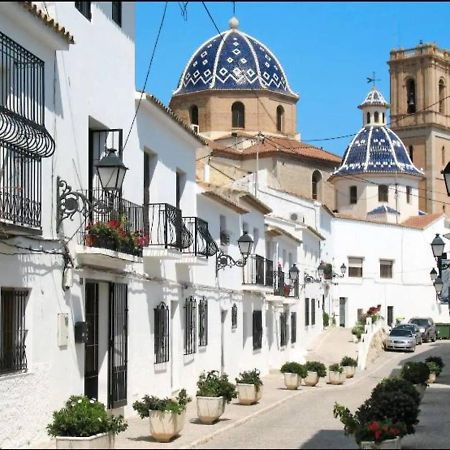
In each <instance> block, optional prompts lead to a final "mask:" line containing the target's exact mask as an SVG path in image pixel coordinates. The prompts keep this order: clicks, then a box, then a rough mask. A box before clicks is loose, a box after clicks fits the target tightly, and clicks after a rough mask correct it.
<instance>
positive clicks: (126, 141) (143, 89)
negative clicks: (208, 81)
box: [122, 2, 169, 150]
mask: <svg viewBox="0 0 450 450" xmlns="http://www.w3.org/2000/svg"><path fill="white" fill-rule="evenodd" d="M168 3H169V2H166V3H165V5H164V11H163V14H162V17H161V22H160V24H159V29H158V34H157V36H156V40H155V44H154V45H153V51H152V56H151V57H150V61H149V64H148V68H147V74H146V76H145V81H144V86H143V87H142V91H141V95H140V97H139V101H138V104H137V107H136V111H135V113H134V116H133V120H132V121H131V125H130V129H129V130H128V134H127V137H126V139H125V143H124V144H123V148H122V150H125V147H126V146H127V143H128V139H129V138H130V134H131V130H132V129H133V126H134V123H135V121H136V117H137V115H138V112H139V108H140V106H141V102H142V98H143V96H144V92H145V88H146V86H147V81H148V78H149V75H150V70H151V68H152V64H153V58H154V57H155V53H156V48H157V46H158V42H159V37H160V35H161V30H162V27H163V25H164V20H165V18H166V11H167V5H168Z"/></svg>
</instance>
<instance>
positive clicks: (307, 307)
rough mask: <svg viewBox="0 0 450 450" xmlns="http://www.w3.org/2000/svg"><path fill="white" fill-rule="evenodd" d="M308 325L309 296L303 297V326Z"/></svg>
mask: <svg viewBox="0 0 450 450" xmlns="http://www.w3.org/2000/svg"><path fill="white" fill-rule="evenodd" d="M308 325H309V298H305V327H307V326H308Z"/></svg>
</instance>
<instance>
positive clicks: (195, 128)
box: [191, 123, 200, 134]
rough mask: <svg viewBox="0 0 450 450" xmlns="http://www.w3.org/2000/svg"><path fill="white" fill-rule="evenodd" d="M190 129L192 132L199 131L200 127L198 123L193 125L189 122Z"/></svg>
mask: <svg viewBox="0 0 450 450" xmlns="http://www.w3.org/2000/svg"><path fill="white" fill-rule="evenodd" d="M191 129H192V131H193V132H194V133H197V134H198V133H199V131H200V127H199V126H198V125H195V124H194V123H191Z"/></svg>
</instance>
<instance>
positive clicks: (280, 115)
mask: <svg viewBox="0 0 450 450" xmlns="http://www.w3.org/2000/svg"><path fill="white" fill-rule="evenodd" d="M277 130H278V131H281V132H283V131H284V108H283V107H282V106H281V105H278V107H277Z"/></svg>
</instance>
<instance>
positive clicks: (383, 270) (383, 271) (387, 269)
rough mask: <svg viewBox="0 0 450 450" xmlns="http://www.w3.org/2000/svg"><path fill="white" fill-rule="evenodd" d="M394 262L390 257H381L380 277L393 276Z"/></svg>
mask: <svg viewBox="0 0 450 450" xmlns="http://www.w3.org/2000/svg"><path fill="white" fill-rule="evenodd" d="M393 264H394V262H393V261H391V260H389V259H380V278H392V266H393Z"/></svg>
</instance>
